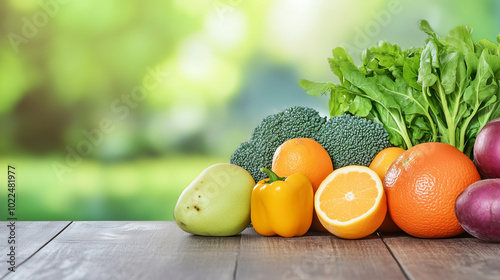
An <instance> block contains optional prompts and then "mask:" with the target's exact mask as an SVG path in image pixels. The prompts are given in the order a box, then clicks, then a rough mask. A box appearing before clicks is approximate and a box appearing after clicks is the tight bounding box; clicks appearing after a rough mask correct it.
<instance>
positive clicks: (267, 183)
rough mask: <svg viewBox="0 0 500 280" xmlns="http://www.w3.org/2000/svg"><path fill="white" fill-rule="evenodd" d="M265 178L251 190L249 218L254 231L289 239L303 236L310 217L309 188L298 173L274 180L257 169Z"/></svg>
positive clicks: (271, 174)
mask: <svg viewBox="0 0 500 280" xmlns="http://www.w3.org/2000/svg"><path fill="white" fill-rule="evenodd" d="M261 171H263V172H265V173H267V174H268V175H269V178H267V179H264V180H261V181H260V182H258V183H257V185H255V187H254V188H253V190H252V198H251V203H250V217H251V220H252V225H253V228H254V229H255V231H256V232H258V233H259V234H261V235H265V236H272V235H276V234H277V235H280V236H283V237H293V236H301V235H304V234H305V233H306V232H307V230H308V229H309V227H310V226H311V222H312V217H313V211H314V207H313V203H314V195H313V187H312V185H311V182H310V181H309V179H307V177H306V176H305V175H304V174H302V173H295V174H293V175H291V176H289V177H288V178H281V177H278V176H277V175H276V174H274V172H272V171H271V170H269V169H265V168H261Z"/></svg>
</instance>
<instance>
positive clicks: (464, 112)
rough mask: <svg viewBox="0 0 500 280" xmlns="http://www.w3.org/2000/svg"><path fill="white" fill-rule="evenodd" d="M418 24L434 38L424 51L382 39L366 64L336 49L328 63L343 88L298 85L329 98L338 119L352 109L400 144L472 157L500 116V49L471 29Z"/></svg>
mask: <svg viewBox="0 0 500 280" xmlns="http://www.w3.org/2000/svg"><path fill="white" fill-rule="evenodd" d="M419 25H420V29H421V30H422V31H423V32H425V33H427V34H428V35H429V37H428V39H427V40H426V41H425V45H424V46H422V47H416V48H409V49H404V50H403V49H401V48H400V47H399V46H398V45H396V44H390V43H387V42H384V41H381V42H380V43H379V44H378V45H377V46H374V47H371V48H368V49H366V50H364V51H363V53H362V55H361V60H362V65H361V66H359V67H356V66H355V64H354V62H353V60H352V58H351V56H349V54H348V53H347V51H346V50H345V49H343V48H335V49H334V50H333V58H328V62H329V64H330V68H331V70H332V72H333V73H334V74H335V75H336V76H337V77H338V78H339V80H340V84H335V83H332V82H311V81H308V80H300V81H299V84H300V85H301V86H302V88H303V89H305V90H306V91H307V93H308V94H310V95H313V96H319V95H321V94H327V95H329V96H330V99H329V109H330V115H331V116H337V115H341V114H343V113H345V112H349V113H351V114H354V115H358V116H362V117H366V118H368V119H370V120H372V121H374V122H376V123H380V124H382V125H383V126H384V127H385V128H386V130H387V131H388V133H389V140H390V142H391V143H392V144H393V145H395V146H398V147H402V148H406V149H407V148H410V147H412V146H414V145H416V144H419V143H424V142H436V141H439V142H443V143H448V144H450V145H452V146H455V147H457V148H458V149H459V150H461V151H463V152H464V153H465V154H467V155H468V156H469V157H471V153H472V147H473V145H474V141H475V138H476V135H477V133H478V132H479V130H480V129H481V128H482V127H483V126H484V125H485V124H486V123H487V122H488V121H490V120H492V119H494V118H497V117H500V91H499V83H500V46H498V45H497V44H494V43H492V42H491V41H489V40H487V39H481V40H478V41H477V42H476V43H474V42H473V40H472V36H471V34H472V28H471V27H470V26H457V27H455V28H454V29H452V30H451V31H450V32H449V33H448V35H447V36H446V37H439V36H438V35H437V34H436V33H435V32H434V31H433V30H432V28H431V27H430V26H429V23H428V22H427V21H425V20H422V21H420V23H419ZM497 41H498V42H499V43H500V35H499V36H498V37H497Z"/></svg>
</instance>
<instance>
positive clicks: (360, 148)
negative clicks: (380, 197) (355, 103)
mask: <svg viewBox="0 0 500 280" xmlns="http://www.w3.org/2000/svg"><path fill="white" fill-rule="evenodd" d="M315 140H316V141H318V143H320V144H321V145H322V146H323V147H324V148H325V150H326V151H327V152H328V154H329V155H330V157H331V158H332V163H333V168H334V169H337V168H340V167H344V166H347V165H364V166H368V165H370V163H371V162H372V160H373V158H374V157H375V156H376V155H377V153H378V152H380V151H381V150H383V149H385V148H388V147H390V146H391V143H390V142H389V134H388V133H387V131H386V130H385V128H384V127H383V126H382V125H380V124H377V123H374V122H372V121H370V120H368V119H365V118H362V117H359V116H352V115H348V114H344V115H341V116H336V117H332V118H330V119H329V120H328V121H327V122H326V123H325V125H323V127H322V128H321V130H320V131H319V134H318V135H317V137H316V139H315Z"/></svg>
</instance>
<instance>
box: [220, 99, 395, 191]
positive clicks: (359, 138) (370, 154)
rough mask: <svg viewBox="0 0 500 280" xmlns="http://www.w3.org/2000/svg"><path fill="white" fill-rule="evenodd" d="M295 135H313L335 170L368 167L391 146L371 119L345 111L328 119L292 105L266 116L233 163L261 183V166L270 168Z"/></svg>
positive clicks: (262, 175) (240, 149)
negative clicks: (359, 166)
mask: <svg viewBox="0 0 500 280" xmlns="http://www.w3.org/2000/svg"><path fill="white" fill-rule="evenodd" d="M293 138H311V139H314V140H316V141H317V142H318V143H320V144H321V145H322V146H323V147H324V148H325V150H326V151H327V152H328V154H329V155H330V157H331V159H332V163H333V167H334V169H337V168H340V167H343V166H347V165H364V166H368V165H370V163H371V161H372V160H373V158H374V157H375V155H376V154H377V153H378V152H380V151H381V150H383V149H385V148H388V147H390V145H391V144H390V142H389V135H388V133H387V131H386V130H385V128H384V127H383V126H381V125H379V124H376V123H373V122H372V121H370V120H368V119H365V118H362V117H359V116H352V115H347V114H345V115H341V116H336V117H332V118H330V119H329V120H328V121H327V118H326V117H321V116H320V115H319V113H318V112H317V111H316V110H314V109H311V108H306V107H291V108H288V109H285V110H283V111H281V112H279V113H277V114H274V115H270V116H267V117H266V118H264V120H262V122H261V123H260V124H259V125H258V126H257V127H256V128H255V129H254V131H253V133H252V136H251V137H250V140H248V141H246V142H243V143H241V145H240V146H239V147H238V148H237V149H236V151H235V152H234V153H233V155H232V156H231V159H230V162H231V163H232V164H236V165H239V166H241V167H243V168H244V169H246V170H247V171H248V172H249V173H250V174H251V175H252V177H253V178H254V180H255V181H256V182H258V181H260V180H262V179H264V178H265V177H266V174H265V173H263V172H261V171H260V169H261V168H262V167H264V168H267V169H271V165H272V161H273V156H274V152H275V151H276V149H278V147H279V146H280V145H281V144H283V143H284V142H285V141H287V140H289V139H293Z"/></svg>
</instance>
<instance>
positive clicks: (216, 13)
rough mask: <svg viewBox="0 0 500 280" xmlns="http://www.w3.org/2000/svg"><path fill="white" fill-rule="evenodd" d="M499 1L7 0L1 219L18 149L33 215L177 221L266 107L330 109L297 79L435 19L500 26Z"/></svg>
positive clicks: (490, 33)
mask: <svg viewBox="0 0 500 280" xmlns="http://www.w3.org/2000/svg"><path fill="white" fill-rule="evenodd" d="M499 13H500V4H499V2H498V1H494V0H489V1H488V0H483V1H476V2H473V1H466V0H464V1H452V0H445V1H431V0H423V1H411V0H393V1H386V0H375V1H374V0H372V1H342V0H335V1H298V0H297V1H292V0H272V1H243V0H220V1H218V0H215V1H182V0H175V1H155V0H147V1H145V0H142V1H138V0H136V1H119V0H105V1H95V0H92V1H90V0H85V1H84V0H72V1H69V0H65V1H63V0H60V1H57V0H44V1H35V0H23V1H17V0H6V1H1V3H0V29H1V31H2V37H0V98H1V99H0V128H1V137H0V178H3V179H0V180H3V183H0V186H2V187H1V189H0V195H1V199H0V201H1V203H0V211H1V213H4V214H2V215H0V219H2V220H5V219H6V218H7V205H6V201H7V187H6V183H7V165H9V164H10V165H14V166H15V167H16V177H17V187H16V193H17V196H16V198H17V207H16V214H17V217H18V218H19V219H20V220H172V219H173V209H174V206H175V203H176V201H177V198H178V197H179V195H180V193H181V192H182V190H183V189H184V188H185V187H186V186H187V185H188V184H189V183H190V182H191V181H192V180H193V179H194V178H196V177H197V176H198V175H199V174H200V173H201V172H202V171H203V170H204V169H205V168H206V167H208V166H210V165H212V164H215V163H218V162H228V161H229V158H230V156H231V154H232V152H233V151H234V150H235V149H236V147H237V146H238V145H239V144H240V143H241V142H243V141H246V140H247V139H248V138H249V136H250V134H251V132H252V130H253V128H254V127H255V126H256V125H257V124H258V123H259V122H260V120H261V119H262V118H263V117H265V116H266V115H269V114H271V113H275V112H277V111H279V110H281V109H283V108H286V107H289V106H293V105H302V106H311V107H313V108H315V109H317V110H318V111H319V112H320V113H321V114H322V115H326V114H327V110H328V105H327V98H326V97H323V98H321V97H320V98H313V97H310V96H307V95H306V94H305V92H304V91H303V90H302V89H301V88H300V87H299V86H298V84H297V81H298V80H299V79H300V78H307V79H311V80H330V79H332V78H333V75H332V74H331V73H330V71H329V68H328V63H327V60H326V58H327V57H328V56H330V52H331V49H332V48H334V47H337V46H343V47H345V48H347V49H348V51H349V52H350V53H352V54H354V55H353V56H359V54H360V53H361V51H362V49H364V48H366V47H369V46H371V45H373V44H375V43H376V42H378V41H379V40H381V39H384V40H387V41H390V42H393V43H398V44H400V45H401V46H402V47H410V46H415V45H421V44H423V42H424V39H425V35H424V34H423V33H422V32H420V31H419V30H418V28H417V21H418V20H419V19H427V20H428V21H429V22H430V24H431V25H432V26H433V27H434V28H435V30H436V31H437V32H438V33H440V34H443V35H444V34H446V32H447V31H448V30H449V29H451V28H452V27H454V26H456V25H465V24H468V25H471V26H473V27H474V33H473V37H474V38H475V40H477V39H479V38H487V39H489V40H491V41H495V38H496V36H497V35H498V32H499V31H500V17H498V14H499Z"/></svg>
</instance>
